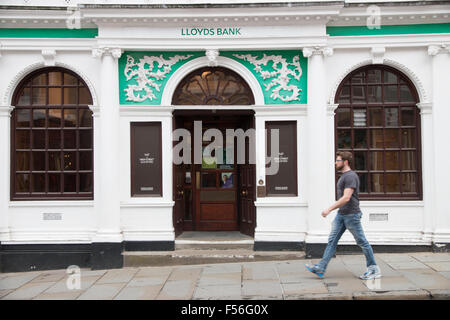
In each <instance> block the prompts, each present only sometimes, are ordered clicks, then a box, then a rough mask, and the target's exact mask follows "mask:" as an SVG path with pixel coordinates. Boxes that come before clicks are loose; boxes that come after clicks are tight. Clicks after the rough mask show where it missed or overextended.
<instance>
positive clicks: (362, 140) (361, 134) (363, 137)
mask: <svg viewBox="0 0 450 320" xmlns="http://www.w3.org/2000/svg"><path fill="white" fill-rule="evenodd" d="M354 134H355V143H354V148H355V149H358V148H367V142H366V141H367V130H366V129H358V130H355V131H354Z"/></svg>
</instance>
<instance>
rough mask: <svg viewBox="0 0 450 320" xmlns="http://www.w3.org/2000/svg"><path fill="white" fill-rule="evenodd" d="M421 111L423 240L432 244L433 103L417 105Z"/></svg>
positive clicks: (433, 213) (433, 210) (433, 225)
mask: <svg viewBox="0 0 450 320" xmlns="http://www.w3.org/2000/svg"><path fill="white" fill-rule="evenodd" d="M417 107H418V108H419V109H420V122H421V123H420V127H421V132H422V137H421V138H422V139H421V140H422V155H421V159H422V192H423V202H424V215H423V236H422V240H424V241H426V242H429V243H431V241H432V238H433V230H434V227H435V223H434V219H433V217H434V216H435V214H436V210H435V209H434V196H435V194H434V159H433V154H434V139H433V116H432V103H429V102H421V103H418V104H417Z"/></svg>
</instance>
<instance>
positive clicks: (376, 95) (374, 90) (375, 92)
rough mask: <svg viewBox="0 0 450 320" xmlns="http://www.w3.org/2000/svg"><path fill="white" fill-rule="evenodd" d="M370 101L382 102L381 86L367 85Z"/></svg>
mask: <svg viewBox="0 0 450 320" xmlns="http://www.w3.org/2000/svg"><path fill="white" fill-rule="evenodd" d="M367 97H368V102H381V86H368V87H367Z"/></svg>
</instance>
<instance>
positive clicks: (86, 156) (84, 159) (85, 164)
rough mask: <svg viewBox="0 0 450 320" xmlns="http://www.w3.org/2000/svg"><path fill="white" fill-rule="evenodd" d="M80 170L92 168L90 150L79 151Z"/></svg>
mask: <svg viewBox="0 0 450 320" xmlns="http://www.w3.org/2000/svg"><path fill="white" fill-rule="evenodd" d="M80 170H92V152H91V151H80Z"/></svg>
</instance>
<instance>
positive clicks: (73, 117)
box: [64, 109, 78, 127]
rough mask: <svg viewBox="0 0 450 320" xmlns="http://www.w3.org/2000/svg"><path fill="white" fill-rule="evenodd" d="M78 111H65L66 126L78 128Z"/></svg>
mask: <svg viewBox="0 0 450 320" xmlns="http://www.w3.org/2000/svg"><path fill="white" fill-rule="evenodd" d="M77 118H78V115H77V109H64V126H65V127H76V126H77Z"/></svg>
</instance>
